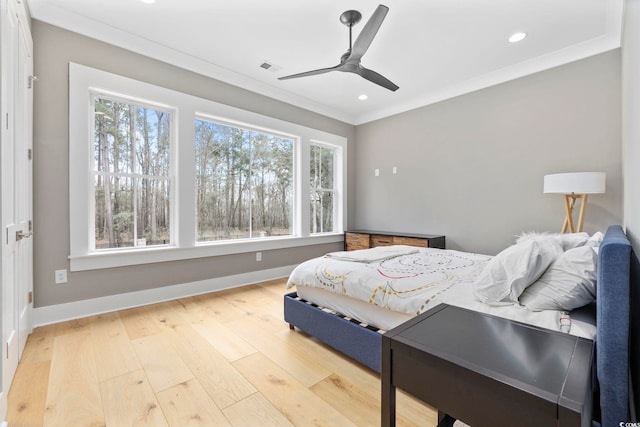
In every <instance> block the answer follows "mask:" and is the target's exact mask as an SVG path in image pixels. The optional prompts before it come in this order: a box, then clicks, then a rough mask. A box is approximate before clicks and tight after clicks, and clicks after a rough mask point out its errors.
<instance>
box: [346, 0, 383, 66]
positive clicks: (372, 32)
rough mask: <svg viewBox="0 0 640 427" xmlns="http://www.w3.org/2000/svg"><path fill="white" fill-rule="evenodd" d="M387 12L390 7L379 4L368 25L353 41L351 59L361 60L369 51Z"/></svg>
mask: <svg viewBox="0 0 640 427" xmlns="http://www.w3.org/2000/svg"><path fill="white" fill-rule="evenodd" d="M387 12H389V8H388V7H387V6H384V5H382V4H381V5H379V6H378V8H377V9H376V11H375V12H373V15H371V18H369V20H368V21H367V23H366V25H365V26H364V28H363V29H362V31H361V32H360V34H359V35H358V38H357V39H356V41H355V42H354V43H353V47H352V48H351V55H350V56H349V59H348V60H349V61H350V62H351V61H359V60H360V58H362V56H363V55H364V54H365V53H366V52H367V49H369V46H370V45H371V42H372V41H373V38H374V37H375V36H376V34H377V33H378V30H379V29H380V26H381V25H382V21H384V18H385V17H386V16H387Z"/></svg>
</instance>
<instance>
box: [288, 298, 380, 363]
mask: <svg viewBox="0 0 640 427" xmlns="http://www.w3.org/2000/svg"><path fill="white" fill-rule="evenodd" d="M284 320H285V322H287V323H289V324H290V325H295V326H296V327H297V328H298V329H300V330H302V331H304V332H306V333H308V334H309V335H312V336H314V337H316V338H318V339H319V340H320V341H322V342H324V343H326V344H328V345H329V346H331V347H333V348H335V349H336V350H338V351H340V352H342V353H344V354H346V355H347V356H349V357H351V358H353V359H355V360H357V361H358V362H360V363H362V364H364V365H366V366H368V367H369V368H371V369H373V370H374V371H376V372H380V363H381V359H382V334H380V333H379V332H375V331H373V330H371V329H367V328H364V327H362V326H360V325H359V324H357V323H354V322H350V321H348V320H345V319H344V318H342V317H340V316H337V315H335V314H331V313H328V312H326V311H324V310H322V309H320V308H318V307H317V306H314V305H311V304H308V303H307V302H306V301H304V300H301V299H299V298H298V295H297V294H296V293H295V292H293V293H290V294H287V295H285V297H284Z"/></svg>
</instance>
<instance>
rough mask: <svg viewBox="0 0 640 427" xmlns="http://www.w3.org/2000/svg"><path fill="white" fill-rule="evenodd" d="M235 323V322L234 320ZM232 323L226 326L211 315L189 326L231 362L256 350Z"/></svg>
mask: <svg viewBox="0 0 640 427" xmlns="http://www.w3.org/2000/svg"><path fill="white" fill-rule="evenodd" d="M234 324H235V322H234ZM234 324H231V326H230V327H227V326H225V325H223V324H221V323H220V322H218V321H217V320H215V319H214V318H213V317H209V318H206V319H203V320H202V321H199V322H195V323H192V324H191V326H192V327H193V329H195V330H196V331H197V332H198V333H199V334H200V335H202V337H204V338H205V339H206V340H207V341H209V343H211V345H213V346H214V347H215V348H216V350H218V351H219V352H220V354H222V355H223V356H224V357H225V358H226V359H227V360H228V361H230V362H232V361H234V360H238V359H240V358H243V357H245V356H248V355H250V354H253V353H255V352H256V349H255V348H254V347H253V346H251V345H250V344H249V343H247V342H246V341H245V340H244V339H242V338H241V337H240V336H238V334H237V333H236V332H235V330H234V329H233V328H234Z"/></svg>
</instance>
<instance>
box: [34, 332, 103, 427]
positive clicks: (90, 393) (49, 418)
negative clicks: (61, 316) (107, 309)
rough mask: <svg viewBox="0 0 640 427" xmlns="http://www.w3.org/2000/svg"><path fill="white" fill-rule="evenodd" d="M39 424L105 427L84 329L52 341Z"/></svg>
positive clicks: (89, 335)
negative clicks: (41, 416)
mask: <svg viewBox="0 0 640 427" xmlns="http://www.w3.org/2000/svg"><path fill="white" fill-rule="evenodd" d="M87 325H88V323H87ZM82 329H84V327H83V328H82ZM65 330H66V331H68V329H66V328H65ZM43 425H44V426H45V427H47V426H52V427H58V426H104V425H105V420H104V413H103V410H102V400H101V398H100V388H99V385H98V373H97V372H96V362H95V357H94V350H93V343H92V342H91V333H90V332H89V331H88V330H86V331H83V332H74V333H65V334H63V335H59V336H57V337H56V338H55V339H54V343H53V355H52V359H51V372H50V374H49V383H48V392H47V405H46V409H45V414H44V422H43Z"/></svg>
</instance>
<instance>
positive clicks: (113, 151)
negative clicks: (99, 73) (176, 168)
mask: <svg viewBox="0 0 640 427" xmlns="http://www.w3.org/2000/svg"><path fill="white" fill-rule="evenodd" d="M92 99H93V105H94V108H93V120H94V144H93V145H94V149H93V176H94V197H95V198H94V212H95V218H94V225H95V249H96V250H100V249H111V248H125V247H141V246H157V245H168V244H170V243H171V242H170V231H171V226H170V224H171V221H170V205H171V200H170V194H171V191H170V187H171V179H170V176H171V165H170V160H171V156H170V152H171V139H172V133H171V122H172V117H171V116H172V114H171V112H169V111H163V110H162V109H158V108H151V107H148V106H143V105H136V104H133V103H129V102H126V101H125V102H123V101H120V100H117V99H110V98H109V97H106V96H94V97H93V98H92Z"/></svg>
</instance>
